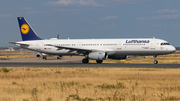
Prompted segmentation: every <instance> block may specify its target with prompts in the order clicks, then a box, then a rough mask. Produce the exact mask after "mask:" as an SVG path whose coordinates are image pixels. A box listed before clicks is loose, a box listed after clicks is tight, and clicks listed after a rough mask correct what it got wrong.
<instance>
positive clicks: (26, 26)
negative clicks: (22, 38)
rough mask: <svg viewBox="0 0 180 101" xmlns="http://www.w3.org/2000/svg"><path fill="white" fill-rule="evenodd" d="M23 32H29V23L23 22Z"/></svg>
mask: <svg viewBox="0 0 180 101" xmlns="http://www.w3.org/2000/svg"><path fill="white" fill-rule="evenodd" d="M21 32H22V33H23V34H27V33H28V32H29V26H28V25H27V24H23V25H22V26H21Z"/></svg>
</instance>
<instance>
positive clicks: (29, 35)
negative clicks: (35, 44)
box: [17, 17, 42, 41]
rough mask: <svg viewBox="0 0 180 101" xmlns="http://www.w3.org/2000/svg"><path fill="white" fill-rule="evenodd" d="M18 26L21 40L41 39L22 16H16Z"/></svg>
mask: <svg viewBox="0 0 180 101" xmlns="http://www.w3.org/2000/svg"><path fill="white" fill-rule="evenodd" d="M17 19H18V22H19V28H20V32H21V36H22V40H23V41H28V40H42V39H41V38H40V37H38V36H37V34H36V32H35V31H34V30H33V29H32V27H31V26H30V25H29V24H28V22H27V21H26V19H24V17H18V18H17Z"/></svg>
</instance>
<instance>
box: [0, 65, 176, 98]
mask: <svg viewBox="0 0 180 101" xmlns="http://www.w3.org/2000/svg"><path fill="white" fill-rule="evenodd" d="M0 69H1V72H0V95H1V96H0V101H65V100H66V101H74V100H75V101H121V100H133V101H135V100H138V101H139V100H156V101H157V100H166V101H167V100H180V81H179V80H180V74H179V72H180V69H171V68H144V69H143V68H130V67H129V68H114V67H106V68H103V67H101V68H99V67H97V68H93V67H89V68H88V67H83V68H82V67H79V68H78V67H76V68H75V67H46V68H45V67H41V68H40V67H16V68H14V67H7V69H8V70H9V72H8V73H6V75H5V74H4V72H3V71H2V69H3V68H0ZM57 71H59V72H60V73H57Z"/></svg>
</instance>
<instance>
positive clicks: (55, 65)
mask: <svg viewBox="0 0 180 101" xmlns="http://www.w3.org/2000/svg"><path fill="white" fill-rule="evenodd" d="M0 67H133V68H136V67H137V68H139V67H145V68H150V67H153V68H154V67H157V68H180V64H131V63H128V64H127V63H102V64H96V63H89V64H82V63H40V62H39V63H37V62H36V63H35V62H31V63H22V62H10V63H0Z"/></svg>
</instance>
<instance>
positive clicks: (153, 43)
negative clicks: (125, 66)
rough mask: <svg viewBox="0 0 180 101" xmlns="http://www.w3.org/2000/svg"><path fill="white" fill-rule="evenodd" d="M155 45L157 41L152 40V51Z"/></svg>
mask: <svg viewBox="0 0 180 101" xmlns="http://www.w3.org/2000/svg"><path fill="white" fill-rule="evenodd" d="M155 43H156V41H155V40H154V39H153V40H151V42H150V49H151V50H153V49H155Z"/></svg>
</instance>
